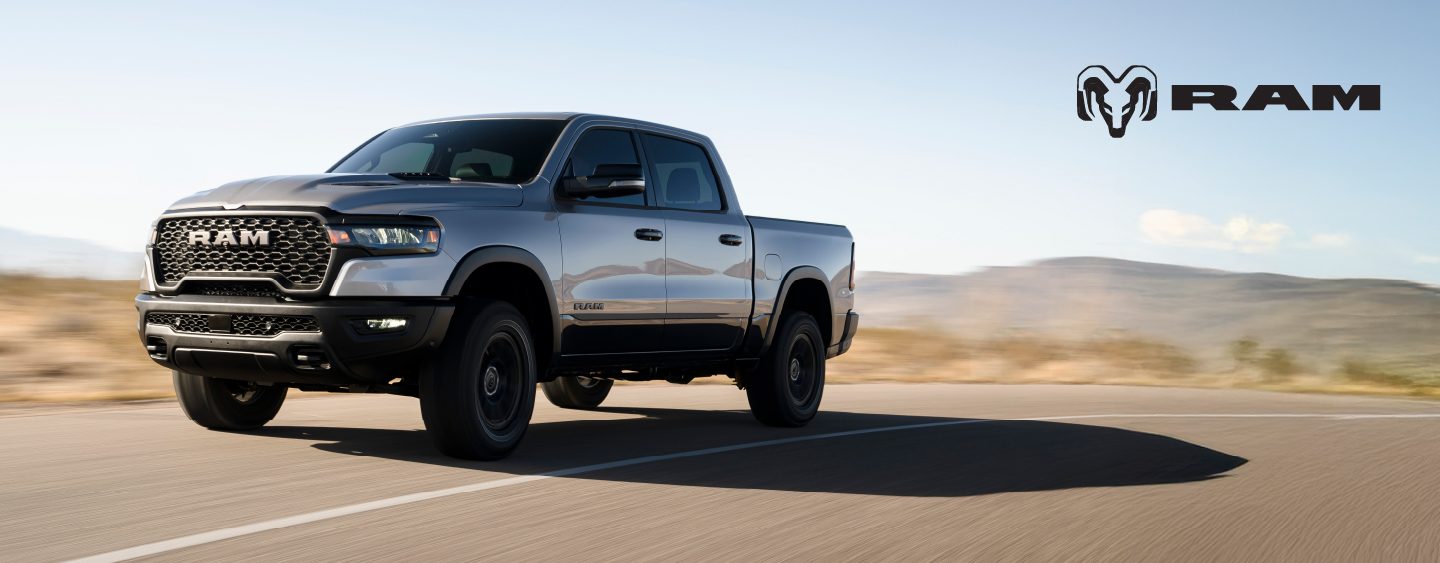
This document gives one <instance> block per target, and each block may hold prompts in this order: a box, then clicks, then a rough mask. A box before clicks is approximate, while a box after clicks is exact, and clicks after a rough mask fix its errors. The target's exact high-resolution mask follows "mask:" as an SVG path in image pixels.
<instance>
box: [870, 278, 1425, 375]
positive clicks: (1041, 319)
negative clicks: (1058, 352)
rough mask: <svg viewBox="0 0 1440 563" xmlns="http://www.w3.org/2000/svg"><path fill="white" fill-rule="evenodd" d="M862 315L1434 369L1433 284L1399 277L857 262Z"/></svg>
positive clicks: (1207, 351) (979, 329)
mask: <svg viewBox="0 0 1440 563" xmlns="http://www.w3.org/2000/svg"><path fill="white" fill-rule="evenodd" d="M858 281H859V288H858V289H857V291H856V295H857V301H858V302H857V306H858V307H859V308H860V312H861V314H862V315H863V323H862V324H863V325H864V326H910V327H914V326H933V327H936V328H939V329H943V330H945V331H947V332H950V333H953V334H956V335H959V336H961V337H966V338H993V337H995V336H997V335H1005V334H1015V333H1020V334H1034V335H1044V336H1049V337H1059V338H1071V339H1084V338H1094V337H1097V336H1104V335H1109V334H1115V333H1117V332H1123V333H1127V334H1133V335H1137V336H1143V337H1146V338H1152V339H1156V340H1162V341H1165V342H1168V343H1171V344H1175V345H1178V346H1181V347H1184V348H1185V349H1187V350H1188V351H1190V353H1192V354H1193V355H1195V356H1196V357H1197V358H1199V359H1202V360H1205V361H1211V362H1224V361H1226V360H1225V359H1226V358H1227V357H1228V356H1227V352H1226V350H1227V346H1228V345H1229V343H1231V342H1233V341H1235V340H1236V339H1239V338H1242V337H1246V336H1250V337H1254V338H1258V339H1259V340H1260V341H1261V344H1262V346H1265V347H1271V346H1278V347H1284V348H1286V349H1288V350H1290V351H1291V352H1294V353H1296V354H1297V355H1298V356H1299V357H1300V359H1301V361H1306V362H1310V363H1313V364H1328V365H1333V364H1335V363H1338V362H1340V361H1343V360H1344V359H1347V358H1365V359H1374V360H1383V361H1389V362H1399V363H1403V364H1407V365H1410V366H1412V367H1422V366H1424V367H1428V368H1429V369H1432V370H1433V369H1440V289H1437V288H1435V287H1431V286H1426V285H1423V284H1419V283H1414V282H1408V281H1394V280H1378V279H1310V278H1301V277H1293V276H1283V275H1277V274H1249V273H1235V272H1226V271H1220V270H1208V269H1201V268H1189V267H1184V266H1173V265H1167V264H1150V263H1145V262H1131V261H1126V260H1116V259H1111V258H1057V259H1051V260H1044V261H1040V262H1036V263H1033V264H1029V265H1025V266H1017V267H997V268H988V269H985V270H982V271H979V272H975V273H972V274H966V275H956V276H938V275H922V274H896V273H885V272H868V273H863V274H862V275H861V276H860V278H859V280H858Z"/></svg>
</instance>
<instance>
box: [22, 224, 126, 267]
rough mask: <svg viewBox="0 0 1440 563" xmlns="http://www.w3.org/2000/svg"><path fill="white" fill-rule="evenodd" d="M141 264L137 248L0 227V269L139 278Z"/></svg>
mask: <svg viewBox="0 0 1440 563" xmlns="http://www.w3.org/2000/svg"><path fill="white" fill-rule="evenodd" d="M143 267H144V260H143V259H142V258H141V256H140V253H139V252H122V251H119V250H112V249H109V248H105V247H103V246H100V245H98V244H95V243H91V242H86V241H83V240H77V239H70V238H61V237H51V236H45V235H37V234H32V233H26V232H22V231H17V230H13V229H5V228H0V273H9V274H15V273H19V274H32V275H39V276H46V277H73V278H93V279H103V280H125V279H139V278H140V269H141V268H143Z"/></svg>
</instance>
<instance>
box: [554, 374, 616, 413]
mask: <svg viewBox="0 0 1440 563" xmlns="http://www.w3.org/2000/svg"><path fill="white" fill-rule="evenodd" d="M614 386H615V382H614V381H610V380H609V379H596V378H593V377H584V376H579V375H574V376H571V375H567V376H564V377H557V378H555V381H546V382H545V383H541V384H540V390H541V391H544V392H545V398H546V399H550V404H553V405H555V406H557V407H560V408H562V409H593V408H595V407H598V406H600V403H603V402H605V397H606V396H607V395H609V394H610V388H611V387H614Z"/></svg>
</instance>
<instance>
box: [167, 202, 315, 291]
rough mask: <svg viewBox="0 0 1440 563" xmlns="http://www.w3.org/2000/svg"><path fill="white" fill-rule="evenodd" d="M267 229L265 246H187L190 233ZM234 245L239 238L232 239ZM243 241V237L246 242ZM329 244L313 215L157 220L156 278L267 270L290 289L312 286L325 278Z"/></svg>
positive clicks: (172, 280) (215, 235)
mask: <svg viewBox="0 0 1440 563" xmlns="http://www.w3.org/2000/svg"><path fill="white" fill-rule="evenodd" d="M242 231H245V232H252V233H253V232H267V233H269V234H268V236H267V238H268V242H269V243H270V244H269V245H268V246H259V245H253V246H241V245H240V244H231V243H228V242H226V243H219V244H192V242H191V233H196V232H204V233H206V237H205V240H207V241H214V240H217V239H222V240H223V236H224V235H222V234H221V233H222V232H226V233H229V234H231V235H233V234H234V233H239V232H242ZM233 238H235V240H236V241H237V243H238V242H239V241H241V240H244V239H243V238H241V237H238V236H235V237H233ZM247 242H248V241H247ZM332 249H333V247H332V246H331V245H330V239H329V236H328V235H327V234H326V232H325V226H324V225H322V224H320V221H319V220H317V219H315V218H312V217H294V216H236V217H179V218H174V219H162V220H161V221H160V223H159V225H157V226H156V236H155V279H156V280H157V281H159V282H160V283H161V284H164V285H174V284H176V283H179V282H180V281H181V280H183V279H184V278H185V277H186V276H188V275H191V274H211V273H214V274H222V275H233V274H268V275H278V276H280V279H281V282H282V284H285V285H286V286H287V287H292V288H295V289H314V288H316V287H319V286H320V285H321V284H322V283H324V282H325V274H326V273H327V271H328V270H329V267H330V255H331V253H332Z"/></svg>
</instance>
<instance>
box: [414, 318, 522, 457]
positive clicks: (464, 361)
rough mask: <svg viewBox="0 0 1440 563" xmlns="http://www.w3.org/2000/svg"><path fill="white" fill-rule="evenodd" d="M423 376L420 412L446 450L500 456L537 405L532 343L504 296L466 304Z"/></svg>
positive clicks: (517, 441) (510, 446)
mask: <svg viewBox="0 0 1440 563" xmlns="http://www.w3.org/2000/svg"><path fill="white" fill-rule="evenodd" d="M457 313H458V315H457V317H456V319H455V321H454V322H453V323H452V325H451V329H450V334H448V335H446V337H445V343H444V344H443V345H441V347H440V351H439V354H437V357H436V359H435V361H433V362H431V364H430V365H429V366H428V367H427V369H426V370H425V371H424V373H423V374H422V375H421V377H420V414H421V416H422V417H423V418H424V419H425V430H426V431H428V432H429V434H430V438H431V439H432V440H434V442H435V446H436V447H437V448H438V449H439V450H440V452H441V453H444V454H445V455H448V456H451V457H458V458H462V459H482V460H492V459H500V458H503V457H505V456H507V455H510V452H512V451H514V450H515V447H516V446H518V445H519V444H520V439H521V438H523V437H524V436H525V430H526V429H527V428H529V427H530V414H531V413H532V412H534V410H535V346H534V344H532V342H533V340H532V339H531V338H530V327H529V325H528V324H526V322H525V317H523V316H521V315H520V311H518V310H516V309H515V307H514V306H512V305H510V304H509V303H505V302H502V301H481V302H476V303H473V304H468V305H465V306H462V308H461V310H460V311H458V312H457Z"/></svg>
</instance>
